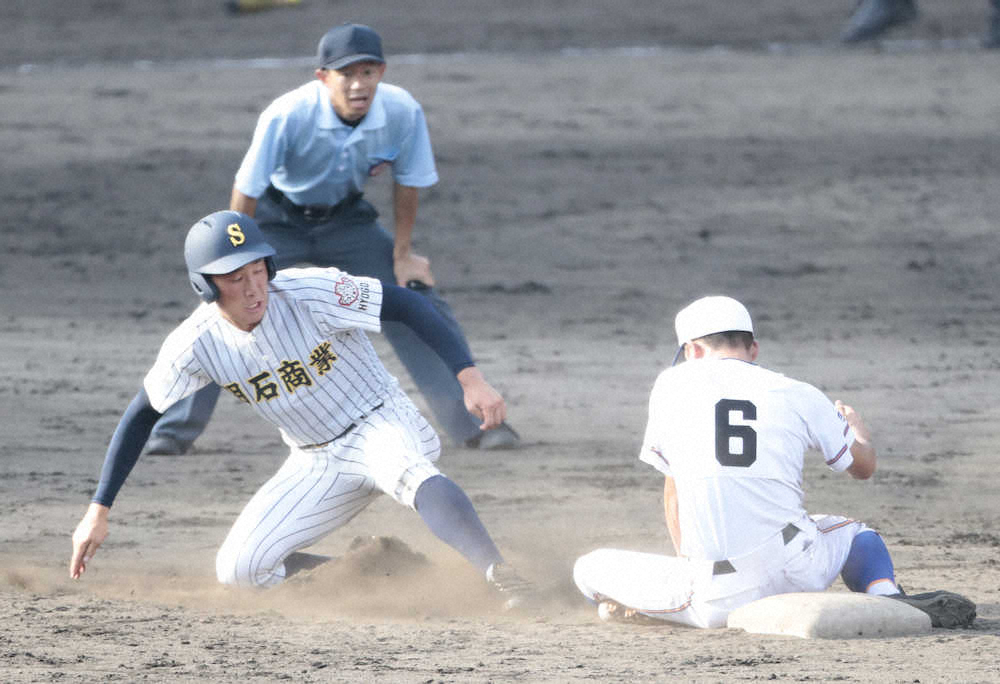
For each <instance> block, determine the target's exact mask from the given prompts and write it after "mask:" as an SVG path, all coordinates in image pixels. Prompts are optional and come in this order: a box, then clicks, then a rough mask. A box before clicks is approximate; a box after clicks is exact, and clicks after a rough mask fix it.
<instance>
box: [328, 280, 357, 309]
mask: <svg viewBox="0 0 1000 684" xmlns="http://www.w3.org/2000/svg"><path fill="white" fill-rule="evenodd" d="M333 292H334V294H336V295H337V299H338V301H339V302H340V305H341V306H350V305H351V304H353V303H354V302H356V301H358V296H359V294H360V293H359V291H358V286H357V285H356V284H355V282H354V281H353V280H351V279H350V278H348V277H347V276H341V277H340V280H338V281H337V283H336V285H334V286H333Z"/></svg>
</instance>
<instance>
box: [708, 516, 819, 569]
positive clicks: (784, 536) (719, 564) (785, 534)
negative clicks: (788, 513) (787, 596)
mask: <svg viewBox="0 0 1000 684" xmlns="http://www.w3.org/2000/svg"><path fill="white" fill-rule="evenodd" d="M800 531H801V530H799V528H797V527H796V526H795V525H794V524H793V523H788V524H787V525H785V526H784V527H783V528H782V529H781V541H782V543H784V544H785V545H786V546H787V545H788V542H790V541H792V540H793V539H795V537H796V535H798V533H799V532H800ZM733 572H736V568H734V567H733V564H732V563H730V562H729V561H728V560H720V561H715V565H713V566H712V574H713V575H728V574H730V573H733Z"/></svg>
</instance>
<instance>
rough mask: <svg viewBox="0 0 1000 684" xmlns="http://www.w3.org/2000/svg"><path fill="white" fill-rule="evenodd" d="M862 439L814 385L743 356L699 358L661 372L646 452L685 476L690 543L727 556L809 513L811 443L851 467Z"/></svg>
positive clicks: (707, 554)
mask: <svg viewBox="0 0 1000 684" xmlns="http://www.w3.org/2000/svg"><path fill="white" fill-rule="evenodd" d="M853 443H854V432H853V430H852V429H851V428H850V427H849V426H848V424H847V421H846V420H844V418H843V416H841V415H840V413H838V412H837V409H836V408H835V407H834V405H833V403H832V402H831V401H830V400H829V399H827V397H826V396H825V395H824V394H823V393H822V392H820V391H819V390H818V389H816V388H815V387H813V386H812V385H809V384H806V383H804V382H799V381H797V380H793V379H791V378H786V377H785V376H783V375H781V374H779V373H775V372H773V371H769V370H767V369H764V368H761V367H760V366H757V365H755V364H752V363H747V362H744V361H740V360H738V359H699V360H696V361H690V362H687V363H684V364H681V365H679V366H675V367H673V368H668V369H667V370H665V371H664V372H663V373H661V374H660V376H659V377H658V378H657V380H656V383H655V385H654V387H653V391H652V393H651V395H650V400H649V422H648V424H647V427H646V435H645V439H644V442H643V447H642V451H641V452H640V455H639V458H640V459H641V460H643V461H645V462H646V463H649V464H650V465H652V466H653V467H655V468H657V469H658V470H660V471H661V472H663V473H664V474H665V475H669V476H671V477H672V478H673V479H674V481H675V484H676V486H677V503H678V516H679V522H680V527H681V549H680V552H681V553H682V554H684V555H687V556H691V557H694V558H704V559H710V560H721V559H725V558H735V557H738V556H740V555H742V554H744V553H747V552H749V551H751V550H753V549H754V548H756V547H757V546H759V545H760V544H761V543H762V542H763V541H764V540H765V539H767V538H768V537H770V536H772V535H774V534H775V533H776V532H777V531H778V530H780V529H781V528H782V527H784V526H785V525H786V524H788V523H789V522H796V521H798V520H801V519H803V518H804V517H805V516H806V511H805V508H804V507H803V491H802V467H803V458H804V454H805V452H806V450H808V449H816V450H818V451H819V452H820V453H821V454H822V455H823V457H824V459H825V461H826V463H827V465H828V466H829V467H830V468H831V469H833V470H835V471H843V470H846V469H847V468H848V467H849V466H850V465H851V463H852V462H853V458H852V456H851V453H850V449H849V447H850V445H851V444H853Z"/></svg>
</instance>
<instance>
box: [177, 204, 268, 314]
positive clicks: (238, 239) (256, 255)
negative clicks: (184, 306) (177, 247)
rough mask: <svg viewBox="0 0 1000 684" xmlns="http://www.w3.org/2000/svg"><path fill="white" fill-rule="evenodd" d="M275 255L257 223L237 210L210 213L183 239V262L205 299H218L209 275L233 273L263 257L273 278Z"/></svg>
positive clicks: (209, 300) (199, 292) (197, 290)
mask: <svg viewBox="0 0 1000 684" xmlns="http://www.w3.org/2000/svg"><path fill="white" fill-rule="evenodd" d="M274 254H275V252H274V248H273V247H271V245H269V244H268V243H267V241H266V240H264V235H263V234H262V233H261V232H260V228H258V227H257V222H256V221H254V220H253V219H252V218H250V217H249V216H247V215H246V214H241V213H240V212H238V211H217V212H215V213H214V214H209V215H208V216H206V217H205V218H203V219H201V220H200V221H198V222H197V223H196V224H194V225H193V226H191V230H189V231H188V234H187V239H185V240H184V261H185V262H187V269H188V278H190V279H191V287H193V288H194V291H195V292H197V293H198V296H199V297H201V298H202V299H204V300H205V301H206V302H214V301H215V300H216V299H218V298H219V288H218V287H216V285H215V283H213V282H212V279H211V278H208V277H207V276H210V275H224V274H226V273H232V272H233V271H235V270H236V269H238V268H240V267H241V266H246V265H247V264H249V263H250V262H252V261H257V260H258V259H263V260H264V262H265V263H266V264H267V278H268V280H270V279H271V278H273V277H274Z"/></svg>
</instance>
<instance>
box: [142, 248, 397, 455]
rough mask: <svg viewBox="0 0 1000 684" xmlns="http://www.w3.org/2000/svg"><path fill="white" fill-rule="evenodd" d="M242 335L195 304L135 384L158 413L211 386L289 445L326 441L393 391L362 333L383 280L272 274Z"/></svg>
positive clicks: (371, 326)
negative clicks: (262, 305)
mask: <svg viewBox="0 0 1000 684" xmlns="http://www.w3.org/2000/svg"><path fill="white" fill-rule="evenodd" d="M268 290H269V294H268V303H267V312H266V313H265V315H264V317H263V319H262V320H261V322H260V323H259V324H258V325H257V326H256V327H255V328H254V329H253V330H252V331H250V332H245V331H242V330H239V329H238V328H236V327H235V326H234V325H232V324H231V323H229V322H228V321H227V320H226V319H224V318H223V317H222V314H221V312H220V310H219V308H218V306H217V305H216V304H215V303H210V304H202V305H201V306H199V307H198V308H197V309H196V310H195V311H194V312H193V313H192V314H191V315H190V316H189V317H188V318H187V319H186V320H184V321H183V322H182V323H181V324H180V326H178V327H177V329H175V330H174V331H173V332H172V333H171V334H170V335H169V336H168V337H167V339H166V340H165V341H164V343H163V346H162V347H161V349H160V353H159V356H158V357H157V359H156V363H155V364H154V365H153V367H152V369H150V371H149V373H147V375H146V378H145V381H144V386H145V388H146V393H147V394H148V395H149V400H150V403H151V404H152V405H153V408H155V409H156V410H157V411H159V412H161V413H162V412H164V411H166V410H167V408H168V407H169V406H170V405H171V404H173V403H174V402H176V401H178V400H180V399H183V398H184V397H186V396H188V395H189V394H192V393H193V392H194V391H195V390H197V389H199V388H200V387H203V386H204V385H207V384H208V383H210V382H215V383H217V384H219V385H221V386H222V387H224V388H225V389H227V390H229V391H230V392H231V393H232V394H233V395H235V396H236V397H237V398H238V399H239V400H241V401H243V402H245V403H247V404H249V405H250V406H251V407H252V408H253V409H254V410H255V411H257V413H259V414H260V415H261V416H263V417H264V418H265V419H266V420H268V421H269V422H271V423H273V424H274V425H276V426H277V427H278V428H279V429H280V430H281V433H282V436H283V438H284V439H285V441H286V442H287V443H288V444H291V445H294V446H307V445H311V444H322V443H324V442H328V441H330V440H332V439H334V438H335V437H337V436H338V435H340V434H341V433H342V432H344V430H346V429H347V428H349V427H350V426H351V424H352V423H355V422H357V421H358V419H359V418H360V417H361V416H364V415H367V414H369V413H370V412H371V411H372V410H373V409H375V408H376V407H377V406H378V405H379V404H381V403H382V402H383V401H384V399H385V397H386V396H388V394H389V392H390V390H391V389H392V388H394V387H395V385H396V380H395V378H393V377H392V376H391V375H390V374H389V372H388V371H386V369H385V367H384V366H383V365H382V362H381V361H379V359H378V357H377V356H376V354H375V350H374V349H373V347H372V345H371V341H370V340H369V339H368V337H367V336H366V335H365V333H364V331H365V330H369V331H373V332H377V331H378V330H379V329H380V322H379V313H380V311H381V304H382V285H381V283H380V282H379V281H378V280H376V279H375V278H360V277H355V276H351V275H348V274H346V273H343V272H341V271H339V270H337V269H335V268H295V269H285V270H282V271H279V272H278V274H277V275H276V276H275V278H274V279H273V280H272V281H271V282H270V284H269V288H268Z"/></svg>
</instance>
